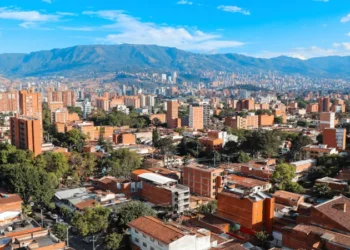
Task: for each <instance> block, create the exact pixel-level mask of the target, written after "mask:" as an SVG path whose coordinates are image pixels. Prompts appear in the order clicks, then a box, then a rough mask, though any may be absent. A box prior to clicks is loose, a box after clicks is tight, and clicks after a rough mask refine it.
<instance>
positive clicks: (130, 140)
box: [113, 133, 136, 145]
mask: <svg viewBox="0 0 350 250" xmlns="http://www.w3.org/2000/svg"><path fill="white" fill-rule="evenodd" d="M113 142H114V143H115V144H124V145H130V144H136V137H135V135H134V134H132V133H119V134H113Z"/></svg>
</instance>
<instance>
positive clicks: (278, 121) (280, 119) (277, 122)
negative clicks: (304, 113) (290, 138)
mask: <svg viewBox="0 0 350 250" xmlns="http://www.w3.org/2000/svg"><path fill="white" fill-rule="evenodd" d="M273 122H274V123H275V124H282V123H283V117H282V116H275V118H274V120H273Z"/></svg>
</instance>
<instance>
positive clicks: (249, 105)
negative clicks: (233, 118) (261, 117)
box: [236, 99, 255, 111]
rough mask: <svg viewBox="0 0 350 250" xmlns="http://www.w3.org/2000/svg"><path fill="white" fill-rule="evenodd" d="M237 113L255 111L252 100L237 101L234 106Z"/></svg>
mask: <svg viewBox="0 0 350 250" xmlns="http://www.w3.org/2000/svg"><path fill="white" fill-rule="evenodd" d="M236 109H237V111H241V110H244V109H245V110H254V109H255V101H254V100H253V99H243V100H239V101H238V102H237V104H236Z"/></svg>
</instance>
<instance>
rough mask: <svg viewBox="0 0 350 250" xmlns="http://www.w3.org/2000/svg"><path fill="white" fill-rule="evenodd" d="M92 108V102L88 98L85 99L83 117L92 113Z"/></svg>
mask: <svg viewBox="0 0 350 250" xmlns="http://www.w3.org/2000/svg"><path fill="white" fill-rule="evenodd" d="M91 110H92V105H91V102H90V101H89V100H87V99H85V100H84V101H83V118H84V119H86V118H87V117H88V116H89V115H90V114H91Z"/></svg>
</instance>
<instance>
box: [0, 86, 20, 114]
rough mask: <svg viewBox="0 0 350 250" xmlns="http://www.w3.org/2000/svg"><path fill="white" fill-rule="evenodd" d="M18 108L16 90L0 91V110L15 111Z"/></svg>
mask: <svg viewBox="0 0 350 250" xmlns="http://www.w3.org/2000/svg"><path fill="white" fill-rule="evenodd" d="M18 110H19V96H18V91H17V90H10V91H8V92H0V112H3V113H9V112H12V113H17V112H18Z"/></svg>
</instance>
